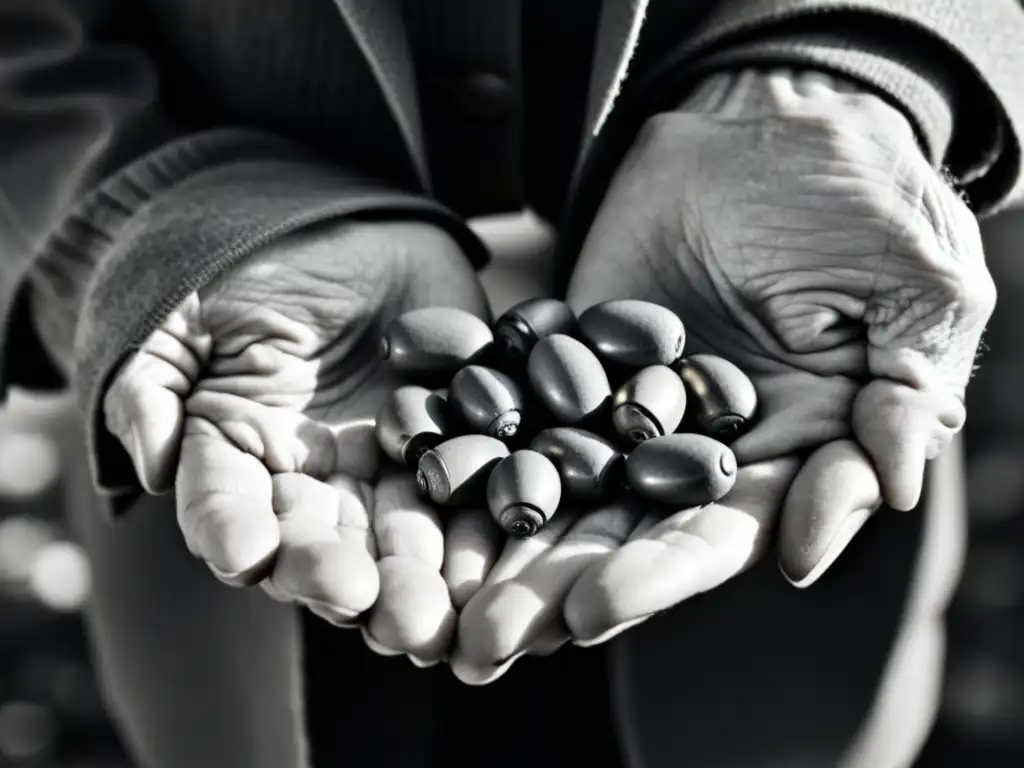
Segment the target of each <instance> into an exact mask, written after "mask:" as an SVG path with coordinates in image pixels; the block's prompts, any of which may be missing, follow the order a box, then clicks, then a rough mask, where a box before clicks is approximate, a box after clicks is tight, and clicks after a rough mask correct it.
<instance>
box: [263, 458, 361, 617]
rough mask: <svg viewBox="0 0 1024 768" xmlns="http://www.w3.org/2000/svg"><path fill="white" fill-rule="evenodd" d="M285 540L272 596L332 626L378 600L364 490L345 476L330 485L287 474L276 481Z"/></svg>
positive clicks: (273, 578)
mask: <svg viewBox="0 0 1024 768" xmlns="http://www.w3.org/2000/svg"><path fill="white" fill-rule="evenodd" d="M272 484H273V491H274V509H275V511H276V512H277V514H278V522H279V525H280V531H281V534H280V535H281V542H280V545H279V547H278V553H277V560H276V562H275V564H274V570H273V573H272V574H271V576H270V578H269V580H268V581H269V583H270V586H271V588H272V592H276V593H278V594H279V595H283V596H284V597H285V598H286V599H288V600H295V601H297V602H300V603H302V604H304V605H306V606H308V607H309V608H310V610H312V611H313V612H314V613H316V614H317V615H319V616H321V617H323V618H326V619H327V620H329V621H331V622H333V623H336V624H337V623H346V622H350V621H352V620H353V619H355V618H356V617H357V616H359V615H360V614H361V613H363V612H364V611H366V610H368V609H369V608H370V606H372V605H373V602H374V601H375V600H376V599H377V594H378V591H379V587H380V581H379V577H378V574H377V564H376V562H375V561H374V557H373V549H372V543H371V542H372V539H371V537H370V515H369V512H368V511H367V507H366V502H365V500H364V499H365V496H364V493H365V492H366V489H364V488H363V487H362V486H361V485H360V484H358V483H356V482H355V481H351V480H348V479H346V478H340V477H336V478H334V479H333V481H332V482H331V483H325V482H322V481H320V480H317V479H315V478H312V477H310V476H308V475H303V474H298V473H288V474H281V475H275V476H274V478H273V482H272Z"/></svg>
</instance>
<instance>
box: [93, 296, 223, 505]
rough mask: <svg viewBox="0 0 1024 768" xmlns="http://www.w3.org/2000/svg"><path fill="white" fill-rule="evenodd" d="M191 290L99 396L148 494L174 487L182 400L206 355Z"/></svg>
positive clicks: (206, 341) (207, 345) (110, 426)
mask: <svg viewBox="0 0 1024 768" xmlns="http://www.w3.org/2000/svg"><path fill="white" fill-rule="evenodd" d="M209 349H210V339H209V336H208V335H206V334H205V332H203V331H202V330H201V328H200V324H199V298H198V296H197V295H196V294H192V296H190V297H189V298H188V299H186V301H185V302H184V303H183V304H182V305H181V306H179V307H178V309H177V310H175V311H174V312H173V313H172V314H171V315H170V317H168V318H167V320H166V321H165V322H164V324H163V325H162V326H161V327H160V328H158V329H157V330H156V331H154V332H153V333H152V335H151V336H150V337H149V339H147V340H146V342H145V343H144V344H143V345H142V347H141V348H140V349H139V351H138V352H137V353H136V354H135V355H134V356H133V357H132V358H131V359H129V360H128V361H127V362H126V363H125V364H124V366H123V367H122V368H121V370H120V371H118V373H117V375H116V376H115V378H114V381H113V383H112V384H111V385H110V387H109V389H108V390H107V393H106V395H105V397H104V400H103V410H104V414H105V418H106V424H107V428H108V429H109V430H110V432H111V433H112V434H113V435H115V436H116V437H117V438H118V440H120V442H121V444H122V445H123V446H124V448H125V450H126V451H127V452H128V455H129V456H130V457H131V460H132V464H133V465H134V467H135V473H136V475H137V476H138V478H139V483H140V485H141V486H142V487H143V489H144V490H145V491H146V492H147V493H151V494H161V493H166V492H168V491H170V490H171V489H172V488H173V485H174V474H175V471H176V468H177V463H178V454H179V451H180V447H181V439H182V429H183V427H184V421H185V410H184V399H185V398H186V397H187V396H188V394H189V392H190V391H191V389H192V387H193V386H194V385H195V383H196V381H197V380H198V378H199V373H200V369H201V367H202V365H203V363H204V362H205V361H206V358H207V357H208V355H209Z"/></svg>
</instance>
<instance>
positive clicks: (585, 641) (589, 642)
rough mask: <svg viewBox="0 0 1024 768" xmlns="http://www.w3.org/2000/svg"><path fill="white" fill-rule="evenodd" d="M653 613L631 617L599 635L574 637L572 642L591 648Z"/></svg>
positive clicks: (619, 633)
mask: <svg viewBox="0 0 1024 768" xmlns="http://www.w3.org/2000/svg"><path fill="white" fill-rule="evenodd" d="M653 615H654V614H648V615H646V616H641V617H640V618H638V619H631V620H629V621H627V622H625V623H624V624H619V625H618V626H616V627H612V628H611V629H609V630H608V631H606V632H604V633H602V634H600V635H597V636H596V637H590V638H576V639H574V640H573V641H572V644H573V645H575V646H577V647H578V648H593V647H594V646H595V645H601V643H607V642H608V641H609V640H611V639H612V638H614V637H615V636H616V635H621V634H622V633H623V632H625V631H626V630H627V629H630V628H631V627H635V626H636V625H637V624H641V623H643V622H645V621H647V619H649V618H650V617H651V616H653Z"/></svg>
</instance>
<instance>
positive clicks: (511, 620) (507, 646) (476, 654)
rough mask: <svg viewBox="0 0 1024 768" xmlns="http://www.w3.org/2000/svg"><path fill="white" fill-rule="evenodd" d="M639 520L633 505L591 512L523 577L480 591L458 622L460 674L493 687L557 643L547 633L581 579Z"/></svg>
mask: <svg viewBox="0 0 1024 768" xmlns="http://www.w3.org/2000/svg"><path fill="white" fill-rule="evenodd" d="M640 517H641V515H640V514H639V511H638V509H637V506H636V505H635V503H630V502H619V503H614V504H609V505H607V506H605V507H602V508H600V509H598V510H595V511H594V512H590V513H587V514H585V515H583V516H582V517H580V518H578V519H577V520H576V521H575V523H574V524H573V525H572V527H571V528H569V530H568V531H567V532H566V533H565V535H564V536H563V537H561V538H560V539H559V540H558V541H557V543H555V544H554V545H553V546H551V547H550V548H549V549H548V550H547V551H545V552H544V553H542V554H541V555H540V556H539V557H537V558H536V559H534V560H533V561H532V562H531V563H529V564H528V565H527V566H526V567H525V568H524V569H523V570H522V571H521V572H520V573H519V574H517V575H515V576H512V577H511V578H508V579H506V580H504V581H501V582H499V583H496V584H494V585H492V586H489V587H487V588H485V589H484V590H481V591H480V592H479V593H478V594H477V595H476V596H475V597H474V598H473V599H472V600H470V602H469V604H468V605H467V606H466V608H465V610H464V611H463V612H462V616H461V617H460V619H459V629H458V644H457V646H456V649H455V652H454V653H453V654H452V659H451V665H452V671H453V672H454V673H455V675H456V676H457V677H458V678H459V679H460V680H462V681H463V682H466V683H470V684H475V685H482V684H485V683H489V682H491V681H493V680H495V679H497V678H498V677H500V676H501V675H502V674H504V673H505V672H506V671H507V670H508V669H509V667H511V665H512V663H513V662H514V661H515V660H517V659H518V658H520V657H521V656H522V655H523V654H525V653H527V652H529V651H530V649H531V647H532V646H533V644H534V643H535V642H536V641H537V640H541V641H542V643H543V644H547V645H551V644H553V643H555V642H557V639H556V638H552V637H551V636H550V635H546V634H545V633H547V632H555V633H556V636H557V632H558V631H559V630H560V629H561V613H562V605H563V602H564V600H565V596H566V595H567V594H568V593H569V590H570V589H571V588H572V586H573V584H574V583H575V581H576V579H577V578H578V577H579V575H580V574H581V573H582V572H583V571H584V570H585V569H586V568H587V567H588V566H589V565H591V564H592V563H594V562H596V561H597V560H599V559H600V558H602V557H605V556H607V555H608V554H609V553H611V552H613V551H615V550H616V549H617V548H618V547H619V546H620V545H622V543H623V542H625V540H626V537H627V536H629V534H630V532H631V531H632V529H633V526H634V525H635V523H636V522H637V520H638V519H639V518H640ZM556 519H557V518H556ZM541 647H542V648H543V647H544V646H543V645H542V646H541Z"/></svg>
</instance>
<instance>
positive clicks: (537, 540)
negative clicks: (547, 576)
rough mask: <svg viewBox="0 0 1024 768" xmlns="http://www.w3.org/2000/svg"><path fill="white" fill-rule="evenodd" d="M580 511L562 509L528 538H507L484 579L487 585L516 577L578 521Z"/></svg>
mask: <svg viewBox="0 0 1024 768" xmlns="http://www.w3.org/2000/svg"><path fill="white" fill-rule="evenodd" d="M578 517H579V512H578V511H576V510H571V509H560V510H558V514H557V515H555V516H554V517H553V518H551V520H550V521H549V522H548V523H547V524H546V525H545V526H544V527H543V528H541V529H540V530H539V531H538V532H537V533H536V534H534V535H533V536H531V537H530V538H528V539H506V540H505V546H504V548H503V549H502V550H501V555H500V556H499V557H498V560H497V562H496V563H495V564H494V566H493V567H492V568H491V572H490V573H489V574H488V575H487V579H486V580H485V581H484V586H485V587H490V586H493V585H495V584H500V583H501V582H503V581H507V580H508V579H512V578H515V577H516V576H518V575H519V574H520V573H522V572H523V570H524V569H525V568H526V567H527V566H528V565H529V564H530V563H532V562H533V561H534V560H536V559H537V558H539V557H541V556H542V555H543V554H544V553H546V552H547V551H548V550H550V549H551V547H553V546H554V545H555V544H556V543H557V542H558V540H559V539H561V538H562V536H563V535H564V534H565V532H566V531H568V530H569V528H570V527H571V526H572V524H573V523H574V522H576V520H577V518H578Z"/></svg>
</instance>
